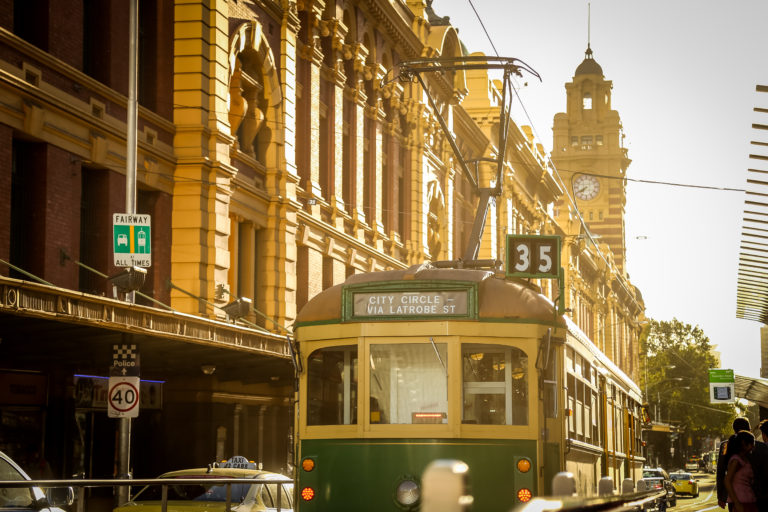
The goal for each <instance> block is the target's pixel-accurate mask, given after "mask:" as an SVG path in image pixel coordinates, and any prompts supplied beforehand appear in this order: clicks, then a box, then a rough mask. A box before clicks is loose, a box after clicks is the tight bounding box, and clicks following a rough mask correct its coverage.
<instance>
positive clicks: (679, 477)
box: [669, 473, 691, 480]
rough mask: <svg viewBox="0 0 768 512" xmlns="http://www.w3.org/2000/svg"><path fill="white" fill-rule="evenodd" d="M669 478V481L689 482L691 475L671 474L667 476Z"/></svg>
mask: <svg viewBox="0 0 768 512" xmlns="http://www.w3.org/2000/svg"><path fill="white" fill-rule="evenodd" d="M669 478H670V479H671V480H690V479H691V474H690V473H672V474H671V475H669Z"/></svg>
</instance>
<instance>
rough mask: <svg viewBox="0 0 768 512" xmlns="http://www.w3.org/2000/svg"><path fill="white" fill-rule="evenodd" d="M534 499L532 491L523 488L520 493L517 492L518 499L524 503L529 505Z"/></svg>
mask: <svg viewBox="0 0 768 512" xmlns="http://www.w3.org/2000/svg"><path fill="white" fill-rule="evenodd" d="M532 497H533V494H531V491H530V489H526V488H522V489H520V490H519V491H517V499H518V500H520V501H521V502H523V503H527V502H529V501H531V498H532Z"/></svg>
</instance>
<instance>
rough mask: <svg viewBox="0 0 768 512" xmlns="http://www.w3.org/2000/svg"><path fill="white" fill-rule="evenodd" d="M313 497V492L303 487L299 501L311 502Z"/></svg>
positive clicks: (311, 489) (309, 488)
mask: <svg viewBox="0 0 768 512" xmlns="http://www.w3.org/2000/svg"><path fill="white" fill-rule="evenodd" d="M314 497H315V490H314V489H313V488H311V487H305V488H303V489H302V490H301V499H303V500H304V501H312V498H314Z"/></svg>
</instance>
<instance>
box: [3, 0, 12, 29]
mask: <svg viewBox="0 0 768 512" xmlns="http://www.w3.org/2000/svg"><path fill="white" fill-rule="evenodd" d="M0 27H3V28H5V29H8V30H10V31H11V32H13V0H0Z"/></svg>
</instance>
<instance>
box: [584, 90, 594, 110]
mask: <svg viewBox="0 0 768 512" xmlns="http://www.w3.org/2000/svg"><path fill="white" fill-rule="evenodd" d="M582 106H583V108H584V110H590V109H592V94H590V93H588V92H585V93H584V102H583V105H582Z"/></svg>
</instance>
